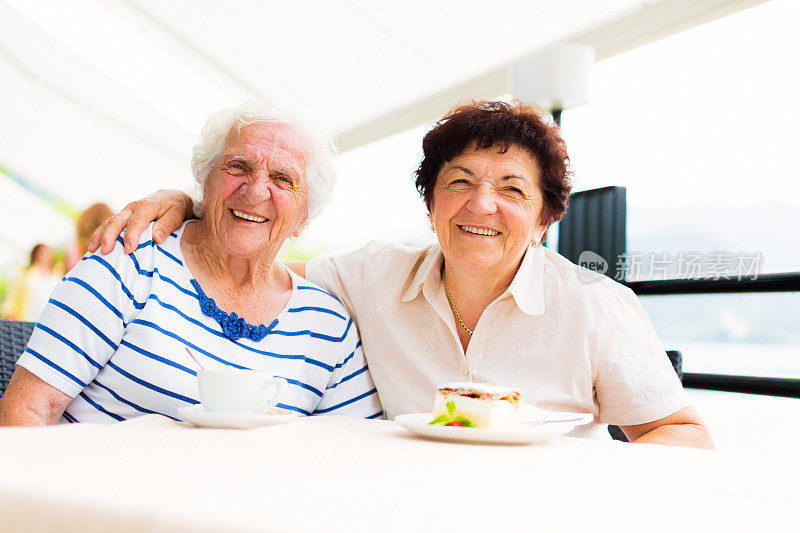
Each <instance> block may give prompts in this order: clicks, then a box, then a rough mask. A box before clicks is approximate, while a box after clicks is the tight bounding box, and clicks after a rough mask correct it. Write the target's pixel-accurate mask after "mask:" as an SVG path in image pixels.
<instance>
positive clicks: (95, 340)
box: [18, 223, 382, 423]
mask: <svg viewBox="0 0 800 533" xmlns="http://www.w3.org/2000/svg"><path fill="white" fill-rule="evenodd" d="M185 227H186V223H184V225H183V226H181V228H180V229H179V230H178V231H177V232H175V233H173V234H171V235H170V236H169V238H168V239H167V240H166V241H165V242H164V243H163V244H162V245H155V244H154V243H153V241H152V225H151V226H150V227H148V228H147V230H146V231H145V232H143V233H142V237H141V241H140V244H139V247H138V248H137V250H136V251H135V252H134V253H133V254H132V255H126V254H125V253H124V251H123V246H122V238H120V239H118V241H117V244H116V246H115V248H114V250H113V251H112V252H111V253H110V254H109V255H105V256H104V255H101V254H99V253H97V254H89V255H86V256H85V257H84V258H83V259H82V260H81V261H80V263H79V264H78V265H77V266H76V267H75V268H73V269H72V270H71V271H70V272H69V273H68V274H67V275H66V276H65V277H64V278H63V279H62V280H61V282H60V283H59V285H58V286H57V287H56V289H55V290H54V291H53V295H52V297H51V299H50V301H49V302H48V304H47V307H46V308H45V310H44V312H43V313H42V316H41V318H40V320H39V323H38V325H37V326H36V329H35V330H34V332H33V335H32V336H31V338H30V341H29V342H28V346H27V348H26V350H25V352H24V353H23V354H22V356H21V357H20V359H19V363H18V364H19V365H20V366H23V367H25V368H26V369H27V370H29V371H31V372H33V373H34V374H35V375H37V376H38V377H39V378H41V379H43V380H44V381H46V382H47V383H49V384H50V385H52V386H53V387H55V388H57V389H58V390H60V391H62V392H64V393H65V394H67V395H69V396H72V397H73V398H74V400H73V401H72V402H71V403H70V404H69V406H68V407H67V409H66V411H65V412H64V415H63V417H62V420H61V422H62V423H63V422H76V421H80V422H114V421H116V420H125V419H128V418H132V417H136V416H140V415H142V414H146V413H160V414H163V415H166V416H168V417H171V418H176V419H177V418H178V414H177V411H178V408H180V407H183V406H186V405H191V404H197V403H199V393H198V388H197V378H196V371H197V370H198V367H197V364H196V363H195V362H194V361H193V360H192V359H191V357H190V356H189V355H188V354H187V352H186V347H188V348H189V349H191V350H192V352H193V353H194V354H195V355H196V356H198V357H199V358H200V357H208V358H211V359H214V360H216V361H217V362H220V363H224V364H227V365H232V366H234V367H239V368H250V369H254V370H261V371H266V372H270V373H272V374H274V375H276V376H280V377H283V378H285V379H286V380H287V381H288V382H289V387H288V389H287V392H286V394H285V396H284V398H282V400H281V403H280V404H279V405H278V406H279V407H283V408H285V409H291V410H293V411H297V412H298V413H301V414H303V415H311V414H341V415H350V416H358V417H364V418H377V417H380V416H382V410H381V405H380V402H379V400H378V395H377V391H376V390H375V386H374V384H373V383H372V377H371V376H370V373H369V370H368V369H367V364H366V361H365V359H364V354H363V352H362V349H361V342H360V340H359V337H358V332H357V330H356V326H355V324H354V323H353V320H352V319H351V318H350V316H349V315H348V313H347V311H346V310H345V308H344V306H342V304H341V303H340V302H339V301H338V300H337V299H336V298H334V297H333V296H331V295H330V294H329V293H328V292H326V291H324V290H323V289H321V288H319V287H318V286H316V285H314V284H312V283H311V282H309V281H307V280H305V279H303V278H301V277H299V276H296V275H295V274H294V273H291V272H290V274H291V276H292V285H293V287H292V295H291V297H290V298H289V302H288V303H287V305H286V307H285V308H284V309H283V310H282V311H281V312H280V314H278V316H277V321H276V322H274V323H273V324H270V327H271V329H270V331H269V333H268V334H267V335H266V337H264V338H263V339H262V340H260V341H258V342H254V341H252V340H250V339H248V338H245V337H243V338H241V339H238V340H231V339H229V338H228V337H226V336H225V335H224V334H223V333H222V328H221V326H220V324H219V322H217V320H215V319H213V318H211V317H208V316H206V315H205V314H203V312H202V310H201V308H200V304H199V296H198V293H197V292H196V291H195V289H194V287H193V286H192V281H193V278H192V274H191V272H190V271H189V269H188V268H186V265H185V261H184V259H183V255H182V254H181V250H180V239H181V235H182V234H183V230H184V228H185ZM228 311H230V310H228ZM209 362H210V361H209ZM212 365H213V363H212ZM212 365H209V366H212Z"/></svg>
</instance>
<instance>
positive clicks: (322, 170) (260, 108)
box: [192, 100, 337, 222]
mask: <svg viewBox="0 0 800 533" xmlns="http://www.w3.org/2000/svg"><path fill="white" fill-rule="evenodd" d="M254 123H262V124H289V125H291V126H292V127H293V128H295V129H296V130H297V131H298V132H299V133H300V134H301V136H302V137H303V138H304V139H305V141H306V146H305V149H306V150H305V151H306V156H307V161H306V168H305V173H306V180H307V182H308V220H307V221H308V222H310V221H311V220H312V219H313V218H314V217H315V216H317V215H318V214H319V213H320V212H322V209H323V208H324V207H325V205H326V204H327V203H328V202H329V201H330V199H331V194H332V193H333V186H334V185H335V183H336V166H335V161H336V153H337V151H336V146H335V145H334V143H333V141H332V140H331V139H330V138H328V137H326V136H324V135H322V134H321V133H320V132H319V131H318V130H317V129H316V128H314V127H312V126H311V125H310V124H309V122H308V121H307V120H306V119H305V118H304V117H302V116H301V115H300V114H299V113H298V112H297V111H296V110H292V109H289V108H288V107H286V106H285V105H281V104H277V103H275V102H274V101H271V100H260V101H253V100H249V101H246V102H243V103H241V104H239V105H238V106H236V107H229V108H226V109H223V110H221V111H217V112H216V113H213V114H211V115H209V117H208V118H207V119H206V123H205V124H204V125H203V129H202V130H201V132H200V140H199V141H198V142H197V144H195V145H194V148H193V149H192V174H194V179H195V181H196V182H197V189H198V194H197V199H196V201H195V214H196V215H197V216H201V215H202V203H203V187H204V185H205V181H206V178H208V174H209V172H210V171H211V169H212V168H213V167H214V163H216V160H217V158H218V157H219V155H220V154H221V153H222V149H223V148H224V147H225V139H226V138H227V137H228V134H229V133H230V132H231V131H232V130H233V129H234V128H236V131H237V132H238V131H239V130H240V129H241V128H243V127H244V126H247V125H248V124H254Z"/></svg>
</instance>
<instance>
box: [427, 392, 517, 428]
mask: <svg viewBox="0 0 800 533" xmlns="http://www.w3.org/2000/svg"><path fill="white" fill-rule="evenodd" d="M521 403H522V394H521V393H520V391H518V390H517V389H512V388H508V387H497V386H495V385H490V384H488V383H450V384H447V385H443V386H441V387H439V388H438V389H437V391H436V399H435V400H434V404H433V421H432V422H431V424H440V425H445V426H462V427H474V428H492V429H506V428H510V427H513V426H515V425H517V424H518V422H519V407H520V404H521Z"/></svg>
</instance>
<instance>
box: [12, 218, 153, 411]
mask: <svg viewBox="0 0 800 533" xmlns="http://www.w3.org/2000/svg"><path fill="white" fill-rule="evenodd" d="M149 233H150V228H148V230H147V231H146V232H144V233H143V234H142V241H148V240H149V239H150V237H149ZM150 242H152V241H150ZM152 256H153V253H152V247H151V246H148V245H147V243H146V242H145V244H144V245H140V247H139V249H138V250H137V251H136V252H135V253H134V255H131V256H128V255H126V254H125V253H124V251H123V247H122V239H121V238H120V239H118V241H117V243H116V245H115V247H114V250H113V251H112V252H111V253H110V254H108V255H102V254H100V253H95V254H87V255H85V256H84V257H83V258H82V259H81V260H80V261H79V262H78V264H77V265H76V266H75V268H73V269H72V270H70V271H69V272H68V273H67V274H66V275H65V276H64V277H63V278H62V279H61V281H60V282H59V283H58V285H57V286H56V288H55V289H54V291H53V293H52V295H51V296H50V300H49V301H48V303H47V305H46V306H45V309H44V311H43V312H42V315H41V317H40V318H39V323H38V324H37V325H36V328H35V329H34V331H33V334H32V335H31V338H30V340H29V341H28V346H27V347H26V349H25V351H24V352H23V354H22V356H20V359H19V361H18V363H17V364H18V365H19V366H22V367H24V368H25V369H27V370H29V371H30V372H32V373H33V374H35V375H36V376H38V377H39V378H41V379H42V380H44V381H45V382H47V383H48V384H50V385H52V386H53V387H55V388H57V389H58V390H60V391H62V392H63V393H65V394H67V395H69V396H72V397H73V398H74V397H76V396H77V395H78V394H80V392H81V391H82V390H83V389H84V388H85V387H86V386H87V385H88V384H89V383H90V382H91V381H92V380H93V379H94V378H95V376H96V375H97V373H98V372H99V371H100V369H101V368H102V367H103V366H104V365H105V364H106V363H107V362H108V360H109V359H110V358H111V356H112V355H113V354H114V352H115V351H116V350H117V348H118V347H119V343H120V341H121V339H122V335H123V333H124V331H125V327H126V325H127V324H128V323H130V321H131V320H132V319H133V317H135V316H136V314H138V312H139V310H140V309H141V308H142V307H144V302H145V301H146V299H147V297H148V295H149V291H150V286H151V282H152V275H153V274H152V268H153V267H152V265H153V259H152Z"/></svg>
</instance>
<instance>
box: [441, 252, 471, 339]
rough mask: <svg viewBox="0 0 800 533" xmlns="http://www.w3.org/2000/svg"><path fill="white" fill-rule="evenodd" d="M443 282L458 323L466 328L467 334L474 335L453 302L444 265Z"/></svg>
mask: <svg viewBox="0 0 800 533" xmlns="http://www.w3.org/2000/svg"><path fill="white" fill-rule="evenodd" d="M442 283H444V292H445V294H447V301H448V302H450V309H452V310H453V314H454V315H455V316H456V320H458V323H459V324H461V327H462V328H464V331H466V332H467V335H470V336H472V330H471V329H469V328H468V327H467V325H466V324H464V321H463V320H461V315H460V314H458V309H456V304H454V303H453V295H452V294H450V289H449V288H448V286H447V278H446V277H445V275H444V267H442Z"/></svg>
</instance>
